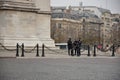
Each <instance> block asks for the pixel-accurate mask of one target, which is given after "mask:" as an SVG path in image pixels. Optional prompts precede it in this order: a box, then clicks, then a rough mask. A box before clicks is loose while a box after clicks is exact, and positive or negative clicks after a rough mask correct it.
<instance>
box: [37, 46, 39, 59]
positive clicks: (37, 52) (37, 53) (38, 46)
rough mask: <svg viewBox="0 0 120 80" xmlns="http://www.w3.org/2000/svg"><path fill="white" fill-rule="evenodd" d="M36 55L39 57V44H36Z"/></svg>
mask: <svg viewBox="0 0 120 80" xmlns="http://www.w3.org/2000/svg"><path fill="white" fill-rule="evenodd" d="M36 57H39V44H37V54H36Z"/></svg>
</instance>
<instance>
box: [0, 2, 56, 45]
mask: <svg viewBox="0 0 120 80" xmlns="http://www.w3.org/2000/svg"><path fill="white" fill-rule="evenodd" d="M2 1H3V0H0V6H1V7H0V43H2V44H4V45H5V46H15V45H16V43H19V44H22V43H24V44H25V45H26V46H34V45H36V44H37V43H39V45H42V44H43V43H44V44H45V45H47V46H50V47H54V46H55V45H54V41H53V40H52V39H51V38H50V18H51V15H50V1H49V0H35V1H33V0H29V1H28V0H19V1H18V0H4V1H3V3H2ZM5 1H6V2H5ZM4 2H5V3H6V4H7V5H6V4H4ZM12 2H13V3H12ZM21 3H24V5H21ZM28 6H29V7H28Z"/></svg>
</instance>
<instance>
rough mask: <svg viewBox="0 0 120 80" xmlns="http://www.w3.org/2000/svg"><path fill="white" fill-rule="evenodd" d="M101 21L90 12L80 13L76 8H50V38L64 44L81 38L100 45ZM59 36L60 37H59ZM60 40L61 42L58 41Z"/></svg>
mask: <svg viewBox="0 0 120 80" xmlns="http://www.w3.org/2000/svg"><path fill="white" fill-rule="evenodd" d="M101 23H102V21H101V19H100V18H99V17H98V16H97V15H95V14H94V13H92V12H90V11H86V10H84V11H81V10H79V9H78V7H77V8H76V7H73V6H69V7H52V24H51V31H52V34H51V36H52V38H53V39H55V41H56V42H57V43H58V42H66V41H67V39H68V38H69V37H71V38H72V39H73V40H75V39H79V38H82V40H84V41H85V42H89V43H91V44H92V43H94V42H96V43H97V44H98V43H101V41H100V39H101V37H102V36H101V27H102V24H101ZM60 36H61V37H60ZM60 39H61V40H60Z"/></svg>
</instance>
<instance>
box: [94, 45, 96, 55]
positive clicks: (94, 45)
mask: <svg viewBox="0 0 120 80" xmlns="http://www.w3.org/2000/svg"><path fill="white" fill-rule="evenodd" d="M93 56H96V45H94V54H93Z"/></svg>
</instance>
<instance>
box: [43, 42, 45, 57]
mask: <svg viewBox="0 0 120 80" xmlns="http://www.w3.org/2000/svg"><path fill="white" fill-rule="evenodd" d="M44 48H45V45H44V44H43V45H42V57H45V53H44Z"/></svg>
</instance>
